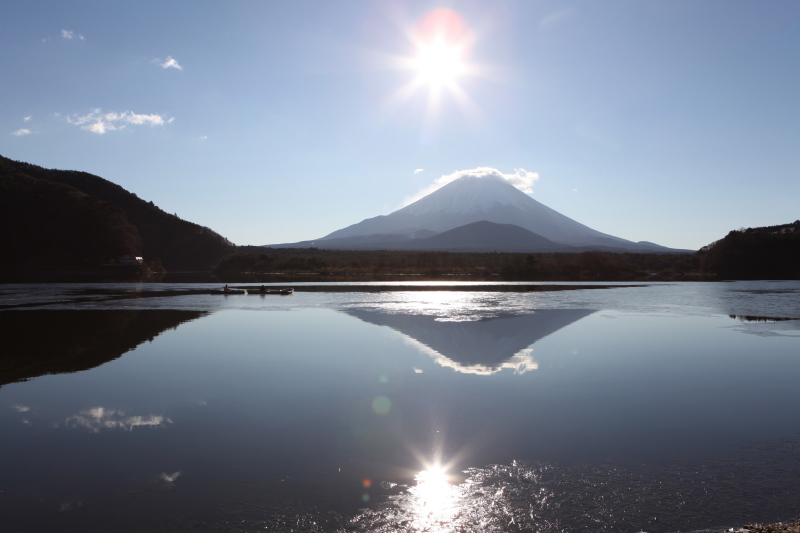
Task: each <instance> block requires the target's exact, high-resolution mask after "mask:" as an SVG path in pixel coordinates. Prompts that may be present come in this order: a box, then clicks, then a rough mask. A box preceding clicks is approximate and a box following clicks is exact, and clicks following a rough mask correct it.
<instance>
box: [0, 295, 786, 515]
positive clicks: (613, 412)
mask: <svg viewBox="0 0 800 533" xmlns="http://www.w3.org/2000/svg"><path fill="white" fill-rule="evenodd" d="M619 290H622V291H626V292H627V293H628V294H632V293H631V291H633V290H634V289H619ZM704 290H706V288H705V287H704V286H702V287H698V293H696V294H694V297H695V301H694V302H693V303H692V305H687V306H686V307H685V308H684V311H685V312H668V309H669V308H673V309H677V307H676V306H677V303H676V302H675V301H672V302H670V298H675V297H674V296H670V295H669V294H664V295H663V296H664V297H663V298H661V299H660V300H659V302H657V304H656V305H658V306H661V307H659V309H658V312H653V310H652V309H651V310H649V311H646V310H644V307H643V306H644V304H643V303H642V298H641V297H639V296H635V297H633V299H632V301H631V302H629V304H628V306H627V307H625V308H621V307H624V306H621V305H620V304H619V302H620V301H622V300H624V295H621V294H620V293H618V292H616V291H617V289H615V290H611V291H579V292H575V293H569V294H558V295H556V296H553V298H554V299H557V300H558V301H559V302H560V305H559V306H558V307H555V306H553V305H552V304H553V302H552V301H551V300H549V299H548V298H549V297H548V295H547V294H543V293H540V294H499V293H496V294H488V293H477V292H476V293H413V294H412V293H386V294H378V295H364V294H360V295H359V294H344V295H337V297H336V298H334V297H332V296H330V295H322V296H320V295H312V296H310V297H309V298H308V299H307V300H304V298H305V296H306V295H304V294H302V293H297V294H295V295H294V296H292V297H291V300H289V299H288V298H287V299H283V300H281V301H283V302H285V303H283V304H280V305H283V306H284V307H283V308H281V309H273V308H272V307H271V306H273V305H278V304H277V303H275V304H273V303H271V302H270V301H269V300H266V299H264V300H261V299H259V300H261V301H262V302H264V303H263V304H262V305H264V306H267V307H266V308H264V309H257V308H248V307H247V306H250V305H253V306H256V305H257V304H256V303H252V304H251V303H248V302H247V300H244V303H243V304H240V303H237V304H236V306H241V305H244V306H245V307H241V308H240V307H234V308H231V309H227V310H220V311H218V312H216V313H212V314H210V315H206V314H203V313H197V312H194V314H189V315H185V314H184V315H174V314H171V313H172V312H166V311H165V312H164V313H163V314H160V315H159V314H155V315H154V314H153V311H147V312H145V311H141V312H139V311H131V310H124V311H123V310H119V311H112V310H108V311H102V312H100V311H98V312H99V313H102V315H101V317H102V321H101V322H99V325H100V327H101V328H102V331H108V329H109V328H110V327H112V328H116V329H114V331H115V335H114V336H113V338H124V339H125V342H124V343H122V344H119V343H117V344H114V343H113V342H111V340H109V339H107V338H106V337H105V336H103V335H101V334H99V333H102V331H101V332H95V331H92V329H91V327H88V325H87V324H86V320H83V318H86V319H87V320H88V319H89V318H91V317H96V315H91V314H88V315H81V313H86V311H80V310H73V311H50V312H49V313H50V314H44V313H38V312H32V311H25V312H18V313H17V312H13V313H12V314H8V313H9V312H8V311H6V312H5V316H6V317H8V318H9V320H6V321H5V322H4V323H6V324H12V323H13V324H14V327H15V328H17V329H16V330H17V331H19V328H20V327H24V324H21V323H17V322H15V321H16V320H17V319H18V318H19V317H20V316H23V319H21V320H25V319H26V318H25V317H26V316H27V317H29V318H30V319H31V320H35V321H36V322H37V324H39V326H40V327H45V328H47V327H48V322H47V321H48V320H49V321H58V320H65V319H67V317H69V320H72V321H76V324H84V329H82V330H81V335H75V336H74V337H72V338H71V339H70V343H69V344H68V346H69V347H70V350H71V351H70V354H54V356H58V357H56V359H57V360H58V364H59V365H61V366H59V370H58V371H62V372H63V371H69V369H71V368H73V367H74V371H77V370H81V371H78V372H77V373H71V374H60V375H45V376H41V377H36V378H35V379H33V380H32V381H28V382H24V383H10V384H5V385H2V387H0V432H2V434H3V436H4V437H3V439H2V441H1V442H0V457H4V458H6V459H4V460H3V463H4V464H3V469H0V487H2V488H4V489H5V491H6V492H5V493H3V494H2V495H0V512H2V514H3V516H4V517H5V520H6V521H7V523H8V524H9V525H10V527H14V526H16V527H17V528H22V527H25V528H26V530H30V531H45V530H48V528H52V526H53V524H59V526H60V529H61V530H64V531H68V530H75V531H78V530H81V531H91V530H97V531H101V530H104V529H106V530H107V529H108V528H107V526H108V523H109V522H108V520H110V519H113V516H115V515H116V514H117V513H119V514H118V516H121V514H122V513H125V514H126V515H127V514H130V513H131V512H134V513H136V510H137V509H139V510H141V509H145V508H150V507H158V508H162V509H167V508H168V509H170V511H169V513H170V516H181V517H183V518H182V519H183V520H187V521H188V520H190V519H191V520H199V518H198V517H201V516H202V522H203V524H205V526H203V527H207V529H208V530H213V528H215V527H217V526H220V525H224V524H226V523H227V524H228V525H227V526H224V527H222V529H223V530H225V531H237V529H235V527H239V526H234V522H235V521H234V520H231V521H230V522H226V520H227V519H226V518H224V517H220V516H218V515H217V514H215V512H212V511H210V509H218V508H223V509H227V510H231V509H236V508H237V505H239V503H241V502H244V501H246V502H249V504H248V505H250V506H251V507H250V511H248V512H247V513H245V512H244V511H243V510H242V509H241V508H239V511H237V512H238V513H240V515H241V516H246V517H247V520H248V521H247V522H246V523H247V524H248V527H250V526H252V528H255V526H257V525H260V528H261V529H263V528H264V527H268V528H270V529H272V530H281V529H280V527H279V524H281V523H285V524H289V523H294V524H297V523H298V521H302V520H306V519H307V520H308V523H309V524H311V523H316V524H318V526H314V527H317V529H316V530H344V529H348V528H349V529H350V530H357V531H371V530H375V529H378V526H380V525H381V524H383V525H382V526H381V527H383V530H384V531H406V530H430V531H436V530H437V528H438V529H441V530H442V531H451V530H452V531H472V530H474V531H504V530H509V529H512V530H513V529H514V528H517V529H519V530H522V529H524V528H525V527H528V528H536V529H542V530H548V529H549V530H553V531H561V530H563V531H581V530H583V531H599V530H618V529H624V528H630V530H637V529H645V530H647V531H671V530H673V531H674V530H677V529H687V528H690V527H694V526H696V527H703V526H705V525H708V526H713V525H725V524H726V523H727V524H728V525H735V523H737V522H739V521H740V520H741V521H742V522H744V521H752V520H767V519H778V518H785V516H780V514H781V513H788V514H792V513H794V512H796V510H794V509H791V504H790V503H787V500H791V502H794V501H796V498H792V495H795V496H796V495H797V494H799V493H800V492H798V491H800V487H798V481H797V480H798V479H800V472H798V466H797V465H798V464H800V462H798V453H800V446H797V445H795V444H786V445H783V444H780V443H781V442H786V443H791V442H797V437H798V433H800V421H799V420H798V419H797V417H796V413H797V412H798V408H800V393H798V388H797V386H796V383H797V381H798V378H800V361H798V358H797V353H798V351H797V347H798V344H797V343H798V338H797V333H798V324H797V322H798V321H796V320H783V321H779V322H764V321H758V320H756V321H749V322H748V321H745V322H743V321H740V320H738V319H731V318H730V317H729V316H728V315H730V314H732V315H734V316H736V315H746V316H751V317H752V316H764V315H759V311H760V310H759V309H758V308H757V305H756V303H755V301H754V299H753V297H752V295H753V293H752V292H748V293H747V294H748V295H749V296H748V298H747V299H746V301H745V305H744V306H743V307H744V308H746V312H740V311H739V310H738V309H736V308H735V305H734V308H731V307H730V305H731V304H732V303H734V304H735V300H731V299H727V298H719V297H717V296H715V297H714V298H709V297H708V296H707V295H705V296H704V294H703V291H704ZM590 292H592V294H588V293H590ZM596 293H603V294H605V295H607V299H608V301H609V302H613V303H614V305H613V306H611V308H604V307H600V306H595V307H591V306H589V305H588V304H589V303H597V302H598V298H599V296H598V295H597V294H596ZM715 294H717V293H715ZM253 301H256V302H257V301H258V300H253ZM783 301H784V302H785V300H783ZM237 302H238V300H237ZM304 302H305V303H304ZM325 302H327V303H328V304H330V303H331V302H335V303H336V305H328V304H326V305H320V304H321V303H325ZM720 302H722V303H723V304H724V306H726V307H725V308H724V309H720V311H719V312H716V313H714V312H710V311H708V310H709V309H712V308H714V306H719V305H720ZM792 305H794V304H793V303H792V302H789V305H788V307H787V305H784V304H781V305H776V304H775V302H774V301H771V300H768V303H767V305H766V308H767V310H770V311H775V310H780V311H782V312H780V313H777V314H775V315H774V316H780V317H783V318H788V317H791V316H792V312H793V311H792V309H791V306H792ZM787 309H788V310H787ZM753 311H755V312H753ZM25 313H28V315H25ZM76 317H77V318H76ZM12 318H13V319H12ZM187 320H188V321H187ZM162 328H163V329H162ZM48 329H49V328H48ZM73 329H75V328H73ZM159 333H160V334H159ZM9 334H11V332H4V335H5V336H8V335H9ZM81 338H83V339H84V341H83V342H84V347H91V350H89V352H87V353H90V354H91V357H92V363H91V365H89V366H86V365H83V366H81V364H80V361H75V362H74V364H73V363H70V364H72V365H73V366H70V364H67V363H65V360H64V357H66V356H67V355H69V357H72V355H71V354H73V353H75V354H78V353H82V352H81ZM112 340H113V339H112ZM37 342H38V341H37ZM41 342H42V343H43V344H41V347H42V348H47V349H51V350H52V348H53V347H52V346H51V345H49V344H47V343H46V342H44V340H43V341H41ZM104 343H106V344H104ZM29 344H30V345H31V346H35V345H36V342H34V340H33V339H32V340H31V342H30V343H29ZM103 346H109V347H108V348H107V349H104V348H103ZM20 349H22V348H20ZM120 350H122V352H120ZM125 350H132V351H129V352H127V353H124V351H125ZM122 353H124V355H122V356H121V357H120V355H121V354H122ZM69 361H73V360H72V359H69ZM92 365H99V366H94V368H92ZM86 368H92V369H91V370H85V369H86ZM23 370H24V369H23ZM23 370H20V369H18V368H17V369H11V371H10V374H9V375H11V376H12V377H13V378H14V379H20V378H21V377H34V375H39V374H28V375H26V374H24V371H23ZM37 371H38V370H37ZM2 383H7V382H6V381H2ZM753 443H757V444H756V445H755V446H754V447H752V448H747V449H745V448H742V447H741V446H745V445H747V446H750V445H752V444H753ZM758 443H761V444H758ZM793 446H794V447H793ZM11 457H13V458H14V460H13V461H10V460H9V459H8V458H11ZM437 464H439V465H443V466H442V468H444V469H445V473H446V474H447V475H448V476H449V477H448V478H447V479H442V478H441V477H439V476H437V475H435V474H434V471H435V468H436V467H435V465H437ZM424 472H427V473H424ZM365 480H370V483H369V485H368V486H367V485H365ZM632 487H633V488H634V489H635V490H632V489H631V488H632ZM765 487H766V488H768V489H769V488H770V487H774V492H770V494H777V495H779V496H776V497H775V498H773V500H771V501H770V502H767V503H764V502H763V500H759V499H758V498H756V497H754V495H756V494H758V493H759V491H762V490H765V489H764V488H765ZM167 488H168V489H169V490H168V491H165V490H162V489H167ZM700 489H702V490H700ZM698 490H700V492H698ZM770 490H772V489H770ZM792 491H794V492H792ZM120 494H136V495H137V496H136V498H130V497H121V496H119V495H120ZM780 495H786V496H780ZM365 496H366V499H365ZM782 498H783V499H782ZM755 501H760V503H759V507H758V508H755V507H754V506H753V505H751V502H755ZM78 502H82V503H81V504H80V505H78ZM287 502H304V503H302V504H300V507H293V506H292V505H295V504H291V505H290V504H289V503H287ZM65 506H67V507H65ZM364 507H366V510H361V511H359V509H361V508H364ZM101 508H104V509H107V510H108V511H107V513H108V514H104V513H103V512H100V511H98V509H101ZM64 509H68V511H67V510H64ZM314 509H316V511H315V510H314ZM326 510H327V511H326ZM241 513H244V514H241ZM315 513H316V514H315ZM330 513H333V514H330ZM759 513H761V514H759ZM769 513H772V514H773V515H774V516H772V517H770V516H768V515H769ZM326 517H327V518H326ZM654 517H658V520H655V521H654V520H653V518H654ZM722 519H725V520H733V522H732V523H729V522H725V523H724V522H715V521H716V520H722ZM147 520H148V519H145V518H140V519H135V520H133V521H132V522H131V524H130V528H131V529H137V528H138V529H143V527H142V525H143V524H145V523H148V522H147ZM149 520H152V522H149V524H150V525H151V526H153V527H156V526H159V527H160V525H163V524H164V521H165V520H168V519H167V518H166V514H164V513H162V514H160V515H158V514H156V515H154V516H153V517H151V518H150V519H149ZM281 520H283V521H284V522H281ZM326 520H327V521H326ZM240 524H241V522H240ZM510 524H514V525H510ZM115 525H119V524H117V523H115ZM173 525H175V524H173ZM177 525H185V524H177ZM195 525H196V528H195V529H196V530H203V529H202V528H201V527H200V526H199V525H197V524H195ZM240 527H242V528H244V526H240ZM281 527H282V526H281ZM314 527H311V526H309V530H312V531H313V530H315V529H314ZM634 528H637V529H634ZM670 528H671V529H670ZM116 529H118V528H116ZM144 529H146V527H144ZM176 529H177V527H176ZM218 529H219V528H218ZM241 530H246V528H244V529H241ZM287 530H288V526H287Z"/></svg>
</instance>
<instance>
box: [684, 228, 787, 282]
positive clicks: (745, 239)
mask: <svg viewBox="0 0 800 533" xmlns="http://www.w3.org/2000/svg"><path fill="white" fill-rule="evenodd" d="M698 254H699V255H701V256H702V263H701V268H702V270H703V271H704V272H706V273H708V274H715V275H716V276H717V277H718V278H720V279H800V220H797V221H795V222H792V223H791V224H783V225H780V226H768V227H762V228H747V229H740V230H734V231H731V232H730V233H728V235H726V236H725V237H724V238H723V239H721V240H719V241H717V242H715V243H712V244H710V245H708V246H706V247H704V248H703V249H702V250H700V251H699V252H698Z"/></svg>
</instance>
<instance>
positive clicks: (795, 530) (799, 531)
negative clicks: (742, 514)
mask: <svg viewBox="0 0 800 533" xmlns="http://www.w3.org/2000/svg"><path fill="white" fill-rule="evenodd" d="M708 533H800V518H796V519H795V520H792V521H791V522H777V523H775V524H763V525H762V524H754V525H748V526H744V527H740V528H736V527H733V528H730V529H726V530H724V531H709V532H708Z"/></svg>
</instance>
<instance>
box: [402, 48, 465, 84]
mask: <svg viewBox="0 0 800 533" xmlns="http://www.w3.org/2000/svg"><path fill="white" fill-rule="evenodd" d="M461 55H462V54H461V50H460V48H459V47H458V46H456V45H449V44H447V43H445V42H442V41H436V42H433V43H430V44H420V45H419V50H418V53H417V57H416V58H415V60H414V68H415V69H416V71H417V76H418V79H419V82H420V83H422V84H426V85H430V86H432V87H440V86H443V85H447V86H449V85H452V84H454V83H455V82H456V80H457V79H458V77H459V75H461V74H462V73H463V72H464V70H465V65H464V63H463V61H462V60H461Z"/></svg>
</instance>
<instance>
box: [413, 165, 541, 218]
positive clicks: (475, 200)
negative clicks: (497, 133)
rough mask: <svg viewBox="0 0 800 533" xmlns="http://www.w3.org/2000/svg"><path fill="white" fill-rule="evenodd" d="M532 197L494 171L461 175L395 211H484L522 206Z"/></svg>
mask: <svg viewBox="0 0 800 533" xmlns="http://www.w3.org/2000/svg"><path fill="white" fill-rule="evenodd" d="M531 200H532V198H531V197H530V196H528V195H527V194H525V193H524V192H522V191H520V190H519V189H517V188H516V187H514V186H513V185H512V184H511V183H509V182H508V181H507V180H506V179H504V178H503V177H502V176H499V175H496V174H489V175H485V176H462V177H460V178H458V179H457V180H455V181H452V182H450V183H448V184H447V185H445V186H443V187H442V188H440V189H437V190H435V191H434V192H432V193H430V194H429V195H427V196H425V197H423V198H421V199H419V200H417V201H416V202H414V203H413V204H410V205H408V206H406V207H404V208H402V209H400V210H398V211H397V213H408V214H414V215H422V214H425V213H453V214H468V213H478V212H483V211H487V210H488V209H491V208H493V207H497V206H502V205H509V206H517V207H522V206H523V205H525V204H527V203H529V202H530V201H531Z"/></svg>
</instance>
